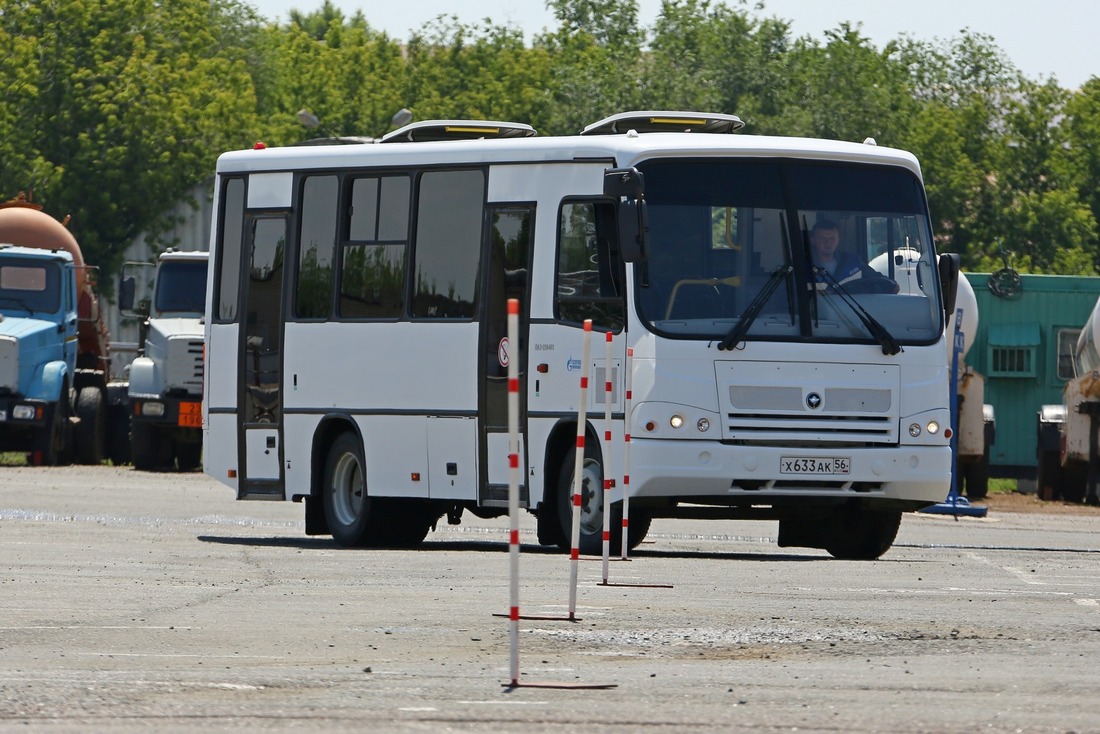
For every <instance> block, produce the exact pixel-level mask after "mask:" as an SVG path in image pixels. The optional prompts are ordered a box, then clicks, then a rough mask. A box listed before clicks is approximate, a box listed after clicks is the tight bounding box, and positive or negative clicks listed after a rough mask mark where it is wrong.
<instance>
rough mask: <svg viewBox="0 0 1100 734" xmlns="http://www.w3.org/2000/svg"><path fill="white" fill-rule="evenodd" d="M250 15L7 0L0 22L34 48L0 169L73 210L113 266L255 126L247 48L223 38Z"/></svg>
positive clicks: (24, 48) (108, 0) (77, 228)
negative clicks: (10, 149) (12, 138)
mask: <svg viewBox="0 0 1100 734" xmlns="http://www.w3.org/2000/svg"><path fill="white" fill-rule="evenodd" d="M249 18H250V16H249V14H247V13H243V12H242V10H241V7H240V6H239V4H238V3H236V2H233V1H232V0H215V1H214V2H207V1H205V0H178V1H177V2H173V3H161V2H155V1H154V0H130V1H127V2H122V1H121V0H64V1H62V0H44V1H40V2H30V1H29V0H17V1H15V2H9V3H8V4H7V7H6V9H5V11H4V12H3V14H2V15H0V27H2V28H3V31H4V32H5V33H6V34H7V35H9V36H11V37H15V38H19V39H21V42H20V43H19V44H17V48H19V49H20V50H21V52H22V53H27V52H28V50H29V52H30V53H31V54H32V55H33V61H32V63H31V64H30V66H29V69H30V71H29V72H28V73H27V75H26V76H25V77H24V83H25V84H27V85H28V88H29V89H34V90H35V93H34V94H33V95H32V94H30V93H29V92H28V93H27V94H26V95H24V99H23V100H22V101H23V103H24V106H23V107H21V108H20V109H19V112H17V113H16V114H18V115H19V116H20V118H21V125H22V126H23V127H24V129H25V130H26V131H27V132H26V134H24V135H23V136H22V138H21V139H17V141H16V142H15V145H20V146H23V147H25V148H26V150H27V151H28V152H27V153H26V154H24V157H23V158H22V159H21V160H22V162H19V161H20V159H18V158H17V159H16V161H17V163H18V165H19V166H20V168H21V170H12V169H9V170H7V171H6V173H7V175H8V176H9V178H7V179H6V180H7V181H9V182H15V181H19V182H22V181H26V182H27V183H33V184H35V185H36V186H37V187H38V191H37V194H38V197H37V198H38V199H39V201H40V202H42V203H43V204H45V206H46V208H47V210H48V211H50V212H51V213H53V214H55V215H56V216H61V215H63V214H71V215H72V221H73V225H72V228H73V230H74V233H75V234H76V235H77V238H78V240H79V241H80V242H81V246H82V249H84V251H85V256H86V259H87V261H88V262H89V263H92V264H95V265H99V266H100V267H102V268H104V269H105V270H106V271H107V272H111V271H113V270H114V266H115V263H116V261H117V260H118V259H119V257H120V256H121V253H122V251H123V250H124V249H125V248H126V247H127V246H128V245H129V244H130V240H131V239H133V237H134V236H136V235H137V234H138V233H139V232H141V231H143V230H153V231H155V229H156V227H155V223H156V222H157V220H158V217H160V215H161V213H162V212H164V211H166V210H168V209H169V208H170V207H171V206H172V205H174V204H175V203H176V202H177V201H178V200H179V199H180V198H182V197H183V195H184V192H186V191H187V190H188V189H189V188H190V187H191V186H192V185H194V183H196V182H198V181H200V180H202V179H203V178H206V177H209V176H210V173H211V171H212V170H213V166H214V160H215V159H216V157H217V155H218V154H219V153H220V152H221V151H223V150H225V149H227V148H230V147H241V145H242V143H243V142H244V141H246V140H248V139H249V138H251V135H250V132H249V131H250V129H251V127H252V122H253V119H254V110H255V99H254V95H253V87H252V81H251V77H250V74H249V69H248V66H247V61H246V59H247V52H246V50H245V49H244V48H241V47H238V46H234V45H232V44H233V39H237V40H240V39H242V38H247V37H248V33H247V32H246V30H245V29H244V28H243V27H240V26H239V24H241V23H248V22H251V21H250V20H249ZM9 145H10V144H9ZM9 165H10V164H9ZM16 186H18V187H21V186H22V184H16Z"/></svg>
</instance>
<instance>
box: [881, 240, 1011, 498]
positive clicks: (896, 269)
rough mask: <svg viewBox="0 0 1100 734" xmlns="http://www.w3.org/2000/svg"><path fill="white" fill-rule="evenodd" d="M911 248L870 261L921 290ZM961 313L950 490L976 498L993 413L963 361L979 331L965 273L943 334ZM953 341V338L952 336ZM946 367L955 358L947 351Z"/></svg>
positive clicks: (984, 482) (985, 486)
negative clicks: (953, 454)
mask: <svg viewBox="0 0 1100 734" xmlns="http://www.w3.org/2000/svg"><path fill="white" fill-rule="evenodd" d="M918 257H919V253H918V252H917V251H916V250H913V249H908V250H897V251H895V252H894V256H893V262H892V263H891V262H889V261H888V260H886V256H885V255H879V256H878V257H875V258H873V259H872V260H871V262H870V265H871V267H872V268H874V269H875V270H876V271H878V272H879V273H882V274H883V275H886V276H888V277H890V278H892V279H893V280H894V281H895V282H897V283H898V287H899V289H900V292H902V293H912V294H920V293H921V292H922V291H923V284H922V283H921V282H920V278H919V277H918V270H917V267H916V265H917V261H916V258H918ZM959 314H961V315H962V320H961V321H959V324H958V330H959V333H960V334H961V336H962V343H961V344H959V345H957V349H958V352H959V353H958V356H957V365H956V373H955V384H956V390H955V398H956V401H957V402H956V406H957V408H956V410H957V412H956V416H957V418H956V423H957V425H956V427H955V489H956V491H957V492H958V494H959V495H962V494H965V495H966V496H967V498H968V499H971V500H979V499H982V498H984V497H985V496H986V494H987V493H988V492H989V448H990V446H992V445H993V442H994V441H995V440H996V417H995V415H994V411H993V406H992V405H989V404H988V403H986V402H985V378H984V377H983V376H982V375H981V373H979V372H977V371H975V370H974V368H973V367H971V366H970V365H969V364H967V363H966V355H967V354H968V353H969V352H970V347H972V346H973V345H974V337H975V335H976V334H977V332H978V298H977V296H976V295H975V294H974V288H973V286H971V285H970V282H969V281H968V280H967V279H966V278H962V277H960V278H959V289H958V294H957V296H956V300H955V313H953V314H951V317H950V318H949V319H948V323H947V333H948V334H951V335H953V334H955V333H956V332H955V328H956V324H955V321H956V319H957V318H958V315H959ZM952 342H954V339H952ZM947 358H948V366H949V367H950V366H951V364H952V362H955V358H954V357H953V355H951V354H950V353H949V354H948V356H947Z"/></svg>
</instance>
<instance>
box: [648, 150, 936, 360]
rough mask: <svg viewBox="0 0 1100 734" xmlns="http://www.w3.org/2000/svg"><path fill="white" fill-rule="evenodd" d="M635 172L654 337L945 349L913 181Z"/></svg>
mask: <svg viewBox="0 0 1100 734" xmlns="http://www.w3.org/2000/svg"><path fill="white" fill-rule="evenodd" d="M638 168H639V169H640V170H642V171H643V172H644V174H645V176H646V201H647V207H648V218H649V230H648V243H647V250H646V259H645V262H644V263H642V264H640V265H639V268H640V269H639V271H638V273H639V276H638V277H637V278H636V283H637V285H638V288H637V289H636V294H637V306H638V311H639V314H640V316H641V318H642V320H643V321H644V322H645V323H646V324H647V325H648V326H649V328H651V329H652V330H653V331H655V332H657V333H659V334H662V335H666V336H669V337H672V338H695V339H725V338H726V337H727V336H728V335H729V334H731V333H736V334H743V336H744V337H745V338H749V339H757V340H786V341H806V340H814V341H839V342H877V341H882V340H883V339H884V338H885V339H888V340H891V341H893V340H896V342H897V343H898V344H901V345H905V344H930V343H932V342H934V341H936V340H938V339H939V338H940V337H941V335H942V332H943V321H942V311H941V309H940V306H939V304H940V301H939V295H938V286H937V281H936V278H935V273H936V268H935V263H934V259H935V253H934V250H933V247H932V235H931V229H930V227H929V224H928V216H927V211H926V205H925V200H924V194H923V190H922V188H921V184H920V181H919V180H918V179H917V177H916V176H914V175H913V174H912V173H911V172H909V171H907V170H905V169H902V168H899V167H887V166H871V165H862V164H856V163H847V162H837V161H823V162H817V161H813V162H807V161H805V160H800V161H794V160H785V159H722V160H715V159H707V160H701V159H688V160H682V159H679V160H669V159H662V160H653V161H649V162H648V163H643V164H641V165H639V166H638ZM762 291H764V295H763V296H762V295H761V292H762ZM768 291H770V293H768ZM754 302H755V303H754ZM747 311H751V312H750V313H749V314H748V315H747V316H746V312H747ZM867 317H870V318H867ZM743 320H744V323H742V321H743ZM879 325H881V328H879ZM882 330H885V336H883V333H884V332H883V331H882Z"/></svg>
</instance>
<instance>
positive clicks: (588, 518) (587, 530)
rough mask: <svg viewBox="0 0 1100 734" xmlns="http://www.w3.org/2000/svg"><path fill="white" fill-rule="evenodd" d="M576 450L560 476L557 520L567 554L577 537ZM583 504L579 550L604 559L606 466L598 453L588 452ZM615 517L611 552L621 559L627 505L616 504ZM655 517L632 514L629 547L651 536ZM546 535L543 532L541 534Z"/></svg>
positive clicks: (611, 526) (568, 456)
mask: <svg viewBox="0 0 1100 734" xmlns="http://www.w3.org/2000/svg"><path fill="white" fill-rule="evenodd" d="M576 455H577V453H576V449H573V450H572V451H569V452H568V453H567V454H566V455H565V458H564V459H563V460H562V465H561V470H560V472H559V473H558V491H557V510H558V512H557V516H558V521H559V523H560V525H561V534H560V536H558V537H560V538H561V542H560V545H561V547H562V549H563V550H566V551H569V550H572V548H571V546H572V537H573V483H574V471H575V469H576V464H575V462H576ZM580 495H581V496H580V504H579V506H578V512H579V514H580V541H579V543H578V545H577V548H578V550H579V551H580V552H581V553H582V554H584V555H590V556H599V555H603V524H604V521H603V516H604V497H603V464H602V463H600V460H599V457H598V456H597V455H596V452H595V451H594V450H590V449H587V448H586V449H585V452H584V462H583V464H582V465H581V488H580ZM610 510H611V517H610V519H609V522H608V527H609V529H610V537H609V538H608V552H609V553H611V554H612V555H618V554H620V553H621V552H622V545H623V543H622V539H623V536H622V525H623V504H622V502H615V503H614V504H612V505H611V508H610ZM651 521H652V517H651V516H650V515H649V513H647V512H645V511H644V510H641V509H638V510H635V511H633V512H632V513H631V517H630V524H629V526H628V528H627V544H628V545H629V547H630V549H631V550H633V549H634V548H637V547H638V546H639V545H640V544H641V542H642V540H644V539H645V536H646V534H647V533H648V532H649V527H650V523H651ZM541 533H542V531H540V534H541Z"/></svg>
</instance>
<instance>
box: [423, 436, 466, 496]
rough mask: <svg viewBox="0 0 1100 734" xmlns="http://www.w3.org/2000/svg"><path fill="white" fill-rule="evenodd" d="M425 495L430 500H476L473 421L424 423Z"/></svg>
mask: <svg viewBox="0 0 1100 734" xmlns="http://www.w3.org/2000/svg"><path fill="white" fill-rule="evenodd" d="M427 429H428V466H429V469H428V477H427V478H428V485H429V487H428V494H429V496H430V497H431V498H432V499H434V500H438V499H454V500H476V499H477V478H478V471H477V419H476V418H429V419H428V425H427Z"/></svg>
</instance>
